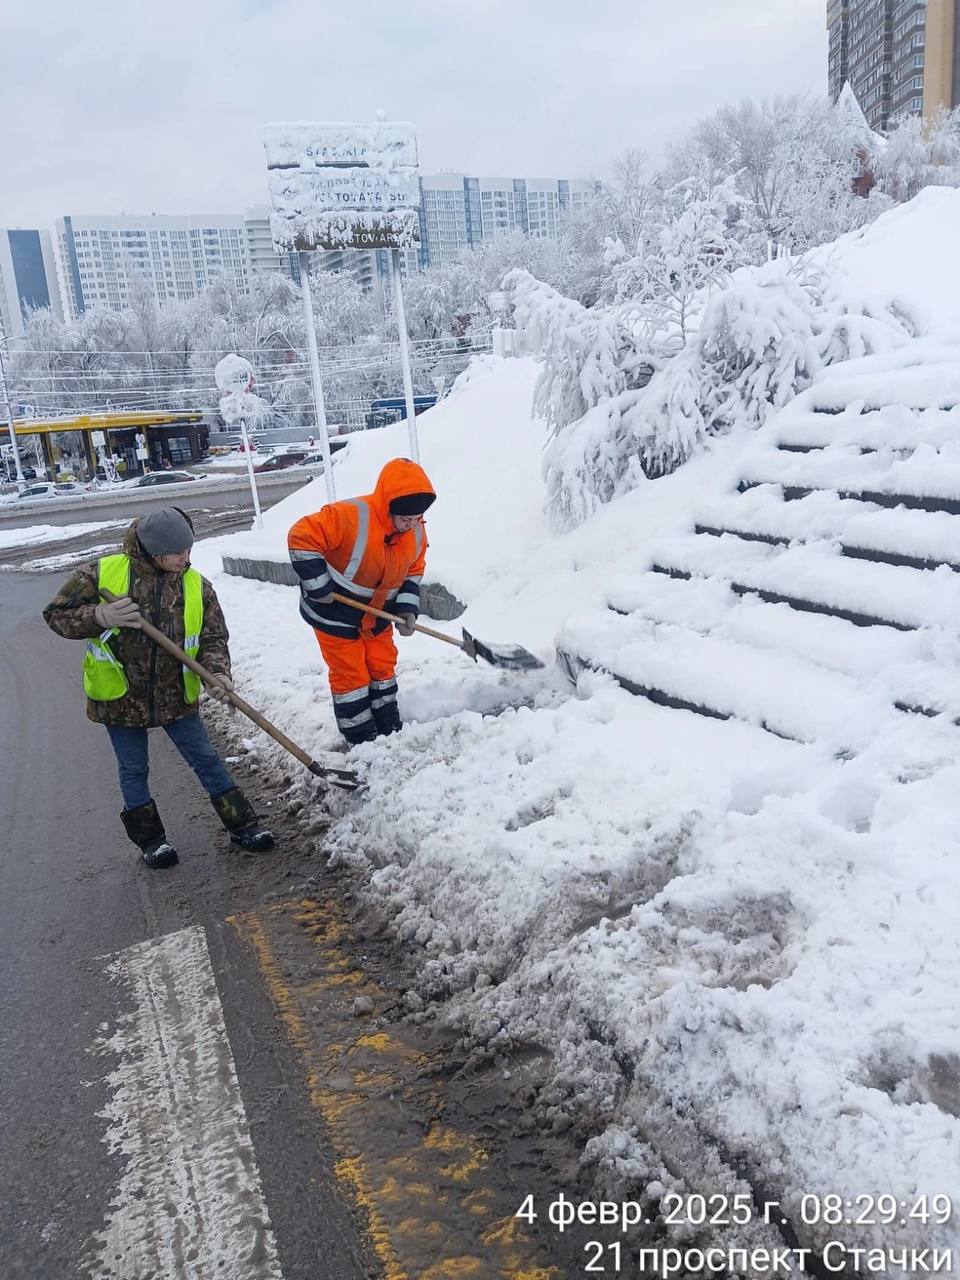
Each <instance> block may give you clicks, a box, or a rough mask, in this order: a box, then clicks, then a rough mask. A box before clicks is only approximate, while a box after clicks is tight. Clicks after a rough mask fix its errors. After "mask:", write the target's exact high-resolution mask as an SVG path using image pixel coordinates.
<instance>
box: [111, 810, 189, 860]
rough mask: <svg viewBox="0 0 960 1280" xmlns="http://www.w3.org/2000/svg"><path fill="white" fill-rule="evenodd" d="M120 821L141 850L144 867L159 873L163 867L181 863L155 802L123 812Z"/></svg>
mask: <svg viewBox="0 0 960 1280" xmlns="http://www.w3.org/2000/svg"><path fill="white" fill-rule="evenodd" d="M120 820H121V821H122V823H123V826H124V829H125V831H126V833H127V835H128V836H129V837H130V839H131V840H132V841H133V843H134V844H135V845H136V846H137V848H138V849H139V850H140V857H141V858H142V859H143V863H144V866H147V867H150V868H151V869H152V870H154V871H157V870H160V869H161V868H162V867H172V866H173V865H174V863H175V862H177V861H179V859H178V858H177V851H176V849H175V848H174V847H173V845H172V844H171V843H170V841H169V840H168V839H167V835H166V832H165V831H164V829H163V823H162V822H161V821H160V814H159V813H158V812H157V804H156V801H155V800H148V801H147V803H146V804H141V805H138V806H137V808H136V809H124V810H122V812H121V814H120Z"/></svg>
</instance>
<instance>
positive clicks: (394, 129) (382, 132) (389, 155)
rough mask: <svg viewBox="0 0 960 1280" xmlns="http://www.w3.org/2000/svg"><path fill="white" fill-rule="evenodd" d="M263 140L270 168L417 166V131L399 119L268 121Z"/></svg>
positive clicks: (392, 167)
mask: <svg viewBox="0 0 960 1280" xmlns="http://www.w3.org/2000/svg"><path fill="white" fill-rule="evenodd" d="M263 141H264V147H265V149H266V152H267V168H268V169H292V168H297V169H300V168H306V167H308V166H309V165H348V166H357V165H363V166H366V167H369V168H378V169H403V168H409V169H416V167H417V134H416V130H415V129H414V127H413V125H412V124H407V123H405V122H403V121H398V120H375V121H373V122H372V123H370V124H343V123H336V122H333V123H324V124H313V123H309V122H298V123H294V124H268V125H266V126H265V127H264V131H263Z"/></svg>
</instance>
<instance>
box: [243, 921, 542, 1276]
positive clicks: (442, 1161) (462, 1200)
mask: <svg viewBox="0 0 960 1280" xmlns="http://www.w3.org/2000/svg"><path fill="white" fill-rule="evenodd" d="M290 921H292V922H294V923H295V924H296V925H297V926H299V929H300V930H302V931H303V932H305V933H306V934H307V935H308V936H309V938H310V939H311V941H312V944H313V946H314V947H316V948H317V949H318V950H319V952H320V954H321V958H322V969H323V972H322V976H320V977H317V976H316V966H315V965H311V966H310V967H311V969H312V971H313V972H312V974H311V977H310V978H309V979H306V980H305V981H304V982H303V983H302V984H300V985H298V986H297V987H296V988H295V987H293V986H292V985H291V982H290V981H289V980H288V978H287V975H286V974H285V973H284V971H283V968H282V966H281V964H280V962H279V960H278V958H277V954H276V951H275V949H274V945H273V942H272V941H271V936H270V935H271V934H272V933H273V932H274V930H276V929H283V927H284V923H285V922H287V923H288V922H290ZM230 923H231V924H232V925H233V927H234V928H235V929H236V931H237V932H238V934H239V935H240V936H241V937H242V938H244V939H245V940H246V941H247V942H248V943H249V945H250V946H251V947H252V948H253V951H254V953H255V954H256V957H257V961H258V963H259V966H260V970H261V972H262V974H263V976H264V981H265V983H266V986H267V989H268V991H269V992H270V995H271V997H272V998H273V1001H274V1003H275V1005H276V1007H277V1010H278V1013H279V1015H280V1018H281V1021H282V1023H283V1025H284V1028H285V1031H286V1034H287V1036H288V1038H289V1040H290V1043H291V1044H292V1045H293V1046H294V1048H295V1049H296V1051H297V1053H298V1055H299V1056H300V1058H301V1061H302V1063H303V1066H304V1069H305V1073H306V1079H307V1088H308V1095H309V1098H310V1102H311V1105H312V1106H314V1107H315V1108H316V1109H317V1111H319V1113H320V1114H321V1116H322V1118H323V1120H324V1123H325V1126H326V1129H327V1131H328V1133H329V1135H330V1137H331V1140H332V1142H333V1145H334V1147H335V1149H336V1151H337V1154H338V1159H337V1162H336V1165H335V1170H334V1171H335V1175H336V1177H337V1179H338V1180H339V1182H340V1183H341V1186H342V1187H343V1189H344V1190H345V1192H346V1193H347V1197H348V1199H350V1200H351V1201H352V1202H353V1203H354V1205H355V1206H356V1207H357V1208H358V1209H359V1210H360V1213H361V1215H362V1217H363V1218H364V1220H365V1222H366V1224H367V1233H368V1236H369V1240H370V1244H371V1247H372V1249H373V1251H374V1253H375V1254H376V1257H377V1258H378V1260H379V1262H380V1264H381V1266H382V1268H383V1271H384V1275H385V1277H386V1280H414V1277H416V1280H495V1278H497V1277H500V1278H503V1280H562V1276H561V1273H560V1271H559V1270H558V1269H557V1268H556V1267H552V1266H546V1267H545V1266H542V1265H540V1253H541V1250H540V1247H539V1246H538V1245H537V1244H536V1243H535V1242H533V1241H531V1240H530V1239H529V1238H528V1237H527V1235H526V1234H525V1231H524V1229H523V1225H522V1224H521V1223H520V1222H519V1221H518V1220H517V1219H515V1218H513V1217H512V1216H509V1215H508V1216H506V1217H505V1216H504V1205H503V1203H498V1202H497V1195H496V1193H495V1191H494V1190H493V1189H492V1188H491V1187H490V1186H489V1179H488V1168H489V1163H490V1154H489V1152H488V1151H487V1150H486V1148H485V1147H484V1146H483V1144H482V1143H480V1142H479V1141H477V1139H476V1138H475V1137H474V1136H473V1135H471V1134H469V1133H463V1132H461V1131H460V1130H458V1129H456V1128H455V1127H453V1126H452V1125H450V1124H447V1123H445V1122H444V1121H443V1120H442V1119H441V1118H440V1117H441V1116H442V1114H443V1110H444V1099H443V1090H442V1086H441V1085H439V1084H438V1083H437V1081H436V1078H435V1076H434V1074H433V1071H432V1069H433V1068H434V1067H437V1066H439V1065H440V1063H441V1058H440V1055H439V1054H437V1053H430V1054H427V1053H425V1052H423V1051H421V1050H419V1049H416V1048H414V1047H412V1046H411V1045H410V1044H409V1043H407V1042H406V1041H405V1040H404V1039H403V1038H402V1036H401V1035H394V1034H392V1033H391V1031H390V1030H389V1029H383V1028H376V1029H371V1028H369V1025H368V1024H366V1023H365V1022H364V1021H363V1020H359V1019H357V1018H356V1017H355V1016H354V1015H353V1013H352V1004H353V1000H354V999H355V998H356V995H357V994H360V993H361V992H362V994H364V995H367V996H369V998H370V999H371V1000H372V1001H373V1004H374V1016H375V1015H376V1013H377V1012H382V1011H383V1010H385V1009H387V1008H388V1007H390V1006H391V1005H393V1004H394V1003H395V997H394V996H393V995H392V994H391V993H390V992H387V991H384V990H383V989H382V988H381V987H380V986H379V985H378V984H377V983H376V982H374V981H373V980H371V979H370V978H369V977H368V975H366V974H365V973H363V972H362V971H361V970H360V969H358V968H357V964H356V961H355V960H354V959H353V958H352V956H351V955H350V954H349V953H348V952H347V951H346V950H345V948H346V947H347V946H348V945H349V944H350V942H351V941H352V933H351V930H350V927H349V924H348V923H347V922H346V921H345V920H344V919H343V918H342V917H341V916H340V915H339V914H338V910H337V907H336V904H334V903H331V902H327V901H311V900H300V901H297V902H288V903H281V904H277V905H276V906H273V907H271V908H270V909H268V911H267V912H266V913H265V914H264V915H261V914H258V913H248V914H244V915H242V916H239V917H232V918H231V919H230ZM268 926H269V932H268ZM318 1005H319V1009H318V1013H319V1014H320V1015H322V1016H321V1019H320V1021H321V1026H320V1027H319V1028H315V1027H314V1026H312V1025H310V1024H309V1023H308V1021H307V1017H306V1015H305V1012H304V1011H305V1010H306V1009H314V1008H316V1007H317V1006H318ZM407 1088H411V1089H412V1093H411V1098H410V1102H409V1104H408V1103H407V1102H405V1100H404V1091H405V1090H406V1089H407ZM417 1113H419V1114H421V1115H422V1114H424V1113H425V1114H426V1115H427V1116H429V1117H430V1123H429V1124H427V1125H426V1126H424V1125H423V1123H422V1122H421V1123H419V1124H418V1123H417V1122H416V1114H417Z"/></svg>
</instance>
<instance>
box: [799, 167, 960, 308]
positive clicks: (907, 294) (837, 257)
mask: <svg viewBox="0 0 960 1280" xmlns="http://www.w3.org/2000/svg"><path fill="white" fill-rule="evenodd" d="M958 226H960V189H957V188H956V187H925V188H924V189H923V190H922V191H921V192H920V194H919V195H917V196H915V197H914V199H913V200H911V201H910V202H909V203H908V204H901V205H896V206H895V207H894V208H893V209H891V210H889V212H887V213H885V214H883V216H882V217H880V218H878V219H877V221H876V222H872V223H871V224H870V225H869V226H867V227H864V228H862V229H861V230H859V231H852V232H850V234H849V235H845V236H841V238H840V239H839V240H837V241H835V242H834V243H833V244H832V245H827V246H825V247H824V248H822V249H817V250H815V251H814V252H813V253H812V254H811V255H810V256H811V259H812V261H813V262H815V263H817V264H818V265H819V266H822V267H823V268H824V269H825V270H826V271H827V272H828V274H829V275H830V277H831V278H832V279H833V281H834V283H835V286H836V288H837V289H838V291H844V292H847V293H850V294H853V295H854V296H868V295H874V296H876V295H880V296H895V297H898V298H902V299H904V300H905V301H906V302H908V303H909V304H910V306H911V307H912V308H913V309H914V310H915V311H916V312H917V314H918V315H919V316H920V317H921V319H922V320H923V321H924V322H925V324H926V326H927V327H929V328H930V329H932V330H934V331H936V332H938V333H945V332H954V333H957V332H960V247H958V245H957V227H958Z"/></svg>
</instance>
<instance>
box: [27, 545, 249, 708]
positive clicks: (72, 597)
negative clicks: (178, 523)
mask: <svg viewBox="0 0 960 1280" xmlns="http://www.w3.org/2000/svg"><path fill="white" fill-rule="evenodd" d="M120 549H121V550H122V551H123V553H124V554H125V555H128V556H129V557H130V595H131V597H132V598H133V600H134V601H135V602H136V603H137V605H138V606H139V608H140V612H141V613H142V614H143V616H144V618H146V620H147V621H148V622H152V623H153V625H154V626H155V627H158V628H159V630H161V631H163V632H164V634H166V635H168V636H169V637H170V639H171V640H173V641H174V643H175V644H178V645H180V646H181V647H182V646H183V641H184V634H183V578H182V575H181V574H179V573H161V572H160V570H159V569H157V568H155V566H154V564H153V562H152V561H151V560H150V559H149V557H148V556H146V555H145V554H144V552H143V550H142V549H141V547H140V544H139V543H138V542H137V534H136V522H134V523H133V524H132V525H131V526H130V528H129V529H128V530H127V532H126V535H125V536H124V539H123V546H122V547H121V548H120ZM97 573H98V569H97V562H96V561H94V563H93V564H91V565H84V566H83V568H81V569H78V570H77V572H76V573H74V574H73V576H72V577H71V578H69V579H68V580H67V581H66V582H65V583H64V584H63V586H62V587H61V588H60V591H59V592H58V594H57V596H56V598H55V599H54V600H52V601H51V602H50V604H48V605H47V607H46V608H45V609H44V611H43V617H44V621H45V622H46V624H47V626H48V627H50V628H51V630H53V631H55V632H56V633H57V635H60V636H65V637H66V638H67V639H68V640H87V639H89V638H90V637H91V636H96V635H99V634H100V631H101V628H100V627H99V626H98V625H97V622H96V619H95V618H94V616H93V611H94V609H95V608H96V606H97V605H98V604H99V603H100V597H99V595H98V594H97ZM228 638H229V637H228V634H227V626H226V623H225V622H224V619H223V612H222V610H221V608H220V602H219V600H218V599H217V594H216V592H215V591H214V589H213V587H212V586H211V585H210V583H209V582H208V581H207V580H206V578H204V579H203V630H202V631H201V633H200V652H199V653H198V654H197V661H198V662H201V663H202V664H203V665H204V666H205V667H206V668H207V669H208V670H209V671H211V672H215V673H216V674H218V675H225V676H229V675H230V653H229V650H228V648H227V640H228ZM110 645H111V648H112V649H113V652H114V653H115V654H116V656H117V659H118V661H119V662H120V663H121V664H122V666H123V670H124V673H125V674H126V677H127V681H128V683H129V685H130V688H129V689H128V691H127V692H126V693H125V694H124V696H123V697H122V698H118V699H117V700H116V701H115V702H93V701H91V700H90V699H89V698H88V699H87V715H88V716H89V718H90V719H91V720H93V721H95V722H97V723H98V724H117V725H126V726H128V727H130V728H148V729H149V728H153V727H154V726H156V725H162V724H169V723H170V722H171V721H173V720H180V719H182V718H183V717H184V716H189V715H194V714H195V713H196V711H197V703H195V702H194V703H188V702H186V701H185V699H184V692H183V669H182V667H181V665H180V663H179V662H177V660H176V658H174V657H172V656H171V655H170V654H168V653H167V652H166V650H164V649H161V648H160V646H159V645H158V644H157V643H156V642H155V641H153V640H151V639H150V638H149V636H146V635H144V633H143V632H142V631H140V630H137V629H135V628H133V627H121V628H120V630H119V632H118V634H117V635H115V636H114V637H113V638H112V640H111V641H110ZM77 680H78V681H80V663H79V660H78V662H77Z"/></svg>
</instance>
